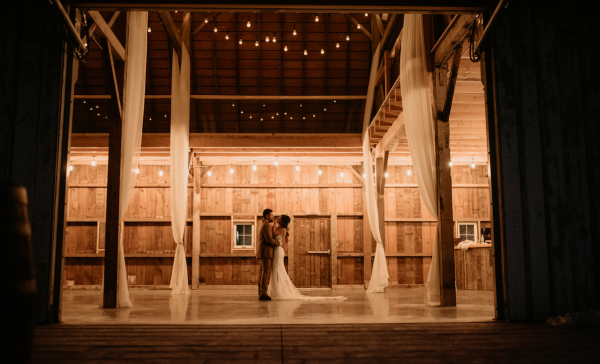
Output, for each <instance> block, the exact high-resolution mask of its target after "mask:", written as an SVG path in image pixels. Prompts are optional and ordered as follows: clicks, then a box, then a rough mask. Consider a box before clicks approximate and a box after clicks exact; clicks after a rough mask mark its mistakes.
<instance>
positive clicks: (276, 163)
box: [275, 157, 279, 167]
mask: <svg viewBox="0 0 600 364" xmlns="http://www.w3.org/2000/svg"><path fill="white" fill-rule="evenodd" d="M278 164H279V162H277V157H275V167H277V165H278Z"/></svg>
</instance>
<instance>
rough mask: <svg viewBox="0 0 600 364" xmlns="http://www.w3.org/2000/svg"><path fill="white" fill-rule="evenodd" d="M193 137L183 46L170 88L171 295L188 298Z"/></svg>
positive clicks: (174, 57)
mask: <svg viewBox="0 0 600 364" xmlns="http://www.w3.org/2000/svg"><path fill="white" fill-rule="evenodd" d="M189 133H190V56H189V53H188V51H187V49H186V47H185V45H184V44H182V45H181V68H180V67H179V59H178V57H177V53H176V52H175V51H173V73H172V84H171V228H172V230H173V239H174V240H175V243H176V244H177V249H176V250H175V260H174V261H173V273H172V274H171V289H172V292H171V294H173V295H176V294H187V293H189V287H188V271H187V262H186V259H185V245H184V242H183V237H184V233H185V220H186V212H187V209H186V203H187V184H188V150H189Z"/></svg>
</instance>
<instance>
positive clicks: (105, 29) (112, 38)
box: [88, 11, 125, 61]
mask: <svg viewBox="0 0 600 364" xmlns="http://www.w3.org/2000/svg"><path fill="white" fill-rule="evenodd" d="M88 14H90V16H91V17H92V19H94V22H96V24H97V26H98V29H99V30H100V31H101V32H102V34H104V36H105V37H106V38H107V39H108V42H109V43H110V45H111V47H113V49H114V51H115V56H116V57H117V58H118V59H119V60H121V61H123V60H125V48H124V47H123V45H122V44H121V42H120V41H119V39H118V38H117V36H116V35H115V33H113V31H112V30H111V29H110V26H109V25H108V24H107V23H106V21H105V20H104V18H103V17H102V14H100V13H99V12H97V11H89V12H88ZM115 19H116V17H115Z"/></svg>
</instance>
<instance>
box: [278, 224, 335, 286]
mask: <svg viewBox="0 0 600 364" xmlns="http://www.w3.org/2000/svg"><path fill="white" fill-rule="evenodd" d="M329 230H330V236H331V238H330V239H329V241H330V244H331V288H333V286H334V285H337V272H338V269H337V251H338V241H337V212H332V213H331V222H330V224H329ZM288 264H289V263H288Z"/></svg>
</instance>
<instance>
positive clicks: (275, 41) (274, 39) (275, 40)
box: [273, 33, 277, 43]
mask: <svg viewBox="0 0 600 364" xmlns="http://www.w3.org/2000/svg"><path fill="white" fill-rule="evenodd" d="M273 43H277V38H275V33H273Z"/></svg>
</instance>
